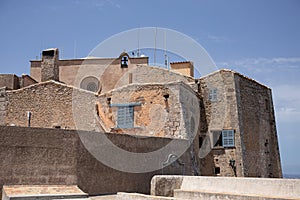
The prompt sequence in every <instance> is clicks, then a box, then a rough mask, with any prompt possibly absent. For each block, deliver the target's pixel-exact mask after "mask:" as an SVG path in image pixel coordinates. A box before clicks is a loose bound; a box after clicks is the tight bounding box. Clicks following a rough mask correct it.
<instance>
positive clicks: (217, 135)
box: [212, 131, 223, 147]
mask: <svg viewBox="0 0 300 200" xmlns="http://www.w3.org/2000/svg"><path fill="white" fill-rule="evenodd" d="M212 133H213V146H214V147H222V146H223V144H222V131H213V132H212Z"/></svg>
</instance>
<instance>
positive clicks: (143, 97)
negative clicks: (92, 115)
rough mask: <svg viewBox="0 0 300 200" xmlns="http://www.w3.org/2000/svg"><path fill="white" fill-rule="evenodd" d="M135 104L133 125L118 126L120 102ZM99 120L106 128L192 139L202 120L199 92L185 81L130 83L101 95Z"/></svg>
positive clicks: (123, 131) (139, 133)
mask: <svg viewBox="0 0 300 200" xmlns="http://www.w3.org/2000/svg"><path fill="white" fill-rule="evenodd" d="M107 99H109V101H108V100H107ZM130 103H136V104H138V105H136V106H134V126H133V128H130V129H119V128H118V127H117V123H118V122H117V115H118V105H128V104H130ZM98 112H99V113H98V114H99V116H100V120H101V121H103V122H104V126H106V128H105V129H106V130H110V131H113V132H118V133H130V134H136V135H148V136H160V137H172V138H185V139H189V138H190V137H192V138H191V139H193V137H194V136H195V135H196V134H197V130H198V129H196V128H197V127H198V126H199V121H200V107H199V99H198V96H197V94H196V93H195V92H194V91H193V90H192V88H191V87H189V86H188V85H186V84H185V83H183V82H174V83H169V84H131V85H129V86H126V87H121V88H118V89H115V90H113V91H111V92H109V93H107V94H103V95H100V97H99V104H98Z"/></svg>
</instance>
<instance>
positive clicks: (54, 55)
mask: <svg viewBox="0 0 300 200" xmlns="http://www.w3.org/2000/svg"><path fill="white" fill-rule="evenodd" d="M58 59H59V58H58V49H57V48H52V49H46V50H44V51H43V52H42V63H41V68H42V70H41V81H42V82H44V81H48V80H55V81H59V65H58Z"/></svg>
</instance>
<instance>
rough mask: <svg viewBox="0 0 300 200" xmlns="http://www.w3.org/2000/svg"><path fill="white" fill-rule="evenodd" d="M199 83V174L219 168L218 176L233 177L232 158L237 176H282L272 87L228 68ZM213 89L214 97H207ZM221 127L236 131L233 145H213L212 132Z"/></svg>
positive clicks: (205, 173)
mask: <svg viewBox="0 0 300 200" xmlns="http://www.w3.org/2000/svg"><path fill="white" fill-rule="evenodd" d="M200 86H201V95H202V99H203V108H204V109H202V110H201V111H202V112H201V114H202V115H205V116H206V118H205V119H206V121H203V120H202V121H201V133H200V137H202V140H203V145H204V147H202V151H203V152H202V157H203V158H202V160H201V174H202V175H214V174H215V173H214V168H216V167H219V168H220V173H219V175H221V176H234V170H233V169H232V167H230V165H229V161H230V160H231V159H233V160H235V166H236V175H237V176H253V177H282V172H281V165H280V155H279V149H278V139H277V133H276V126H275V118H274V107H273V102H272V95H271V90H270V89H269V88H267V87H265V86H263V85H261V84H259V83H257V82H255V81H254V80H252V79H249V78H247V77H244V76H242V75H240V74H238V73H236V72H233V71H230V70H220V71H218V72H216V73H213V74H211V75H208V76H206V77H203V78H201V79H200ZM214 88H215V89H217V95H216V96H217V98H216V99H215V100H209V89H214ZM201 119H203V118H201ZM222 129H231V130H234V131H235V147H230V148H223V147H214V144H212V141H213V137H212V133H211V131H214V130H222ZM203 155H204V156H203Z"/></svg>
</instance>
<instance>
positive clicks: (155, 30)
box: [154, 27, 157, 65]
mask: <svg viewBox="0 0 300 200" xmlns="http://www.w3.org/2000/svg"><path fill="white" fill-rule="evenodd" d="M156 35H157V27H156V28H155V37H154V65H156Z"/></svg>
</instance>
